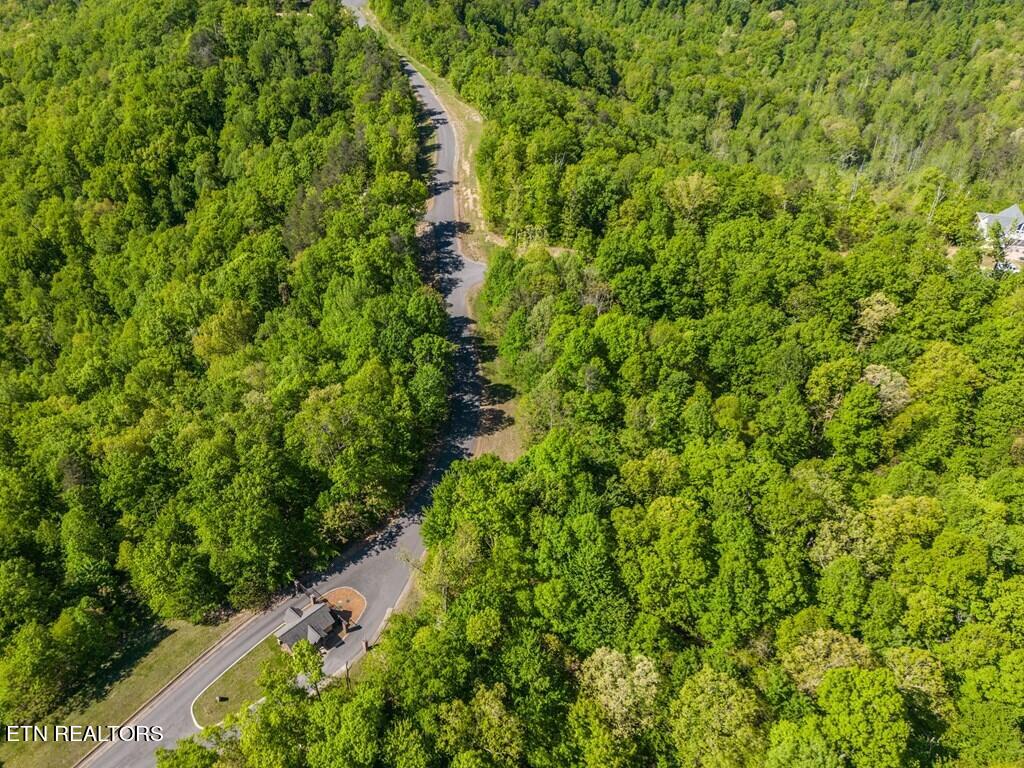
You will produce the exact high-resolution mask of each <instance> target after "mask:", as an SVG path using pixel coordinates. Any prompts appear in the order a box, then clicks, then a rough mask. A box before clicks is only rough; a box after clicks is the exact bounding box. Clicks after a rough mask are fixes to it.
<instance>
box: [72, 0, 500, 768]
mask: <svg viewBox="0 0 1024 768" xmlns="http://www.w3.org/2000/svg"><path fill="white" fill-rule="evenodd" d="M362 4H363V3H362V2H359V1H358V0H346V5H347V6H349V7H350V8H351V9H352V10H353V11H355V12H356V14H357V17H358V18H359V22H360V26H362V24H363V19H362V16H361V7H362ZM408 75H409V78H410V80H411V82H412V85H413V87H414V88H415V89H416V92H417V94H418V96H419V98H420V99H421V101H422V102H423V106H424V109H425V110H426V113H427V114H428V115H430V116H431V120H432V121H433V123H434V126H435V132H434V143H435V144H436V154H435V175H434V180H433V185H432V188H431V189H432V193H433V194H432V198H431V201H430V206H429V210H428V213H427V216H426V220H427V222H429V223H430V224H431V225H432V227H431V233H432V235H433V241H434V243H433V250H434V256H435V258H436V261H437V266H438V287H439V288H440V289H441V290H442V292H443V293H444V294H445V296H446V298H447V301H448V313H449V315H450V318H451V320H450V328H451V331H450V333H451V338H452V340H453V341H455V342H456V343H457V344H458V348H457V351H456V373H455V382H456V384H455V389H454V392H453V394H452V403H451V410H452V416H451V419H450V422H449V425H448V427H447V428H446V430H445V432H444V436H443V443H442V445H441V446H440V449H439V454H438V456H437V458H436V460H435V461H434V462H433V463H432V466H431V468H430V469H429V471H428V472H427V473H426V475H425V476H424V478H423V481H422V484H421V485H420V486H419V490H418V491H417V492H416V493H415V495H414V496H413V498H412V500H411V502H410V504H409V505H408V506H407V508H406V510H405V511H404V512H403V514H402V516H401V517H399V518H397V519H395V520H394V521H393V522H392V523H391V524H390V525H389V526H388V527H387V528H386V529H385V530H384V531H382V532H381V533H380V534H379V535H378V536H377V537H376V538H375V539H374V540H372V541H369V542H361V543H359V544H357V545H354V546H352V547H350V549H349V550H348V551H346V552H345V553H344V554H343V555H342V556H341V557H339V558H338V560H337V561H336V562H335V563H334V565H333V566H332V568H331V569H330V570H329V571H328V572H327V573H325V574H321V575H319V576H316V577H312V578H307V579H305V580H304V583H305V584H306V585H308V586H314V587H315V588H316V589H318V590H319V591H320V592H321V593H323V592H326V591H327V590H329V589H333V588H335V587H340V586H350V587H354V588H356V589H358V590H359V591H360V592H361V593H362V594H363V595H364V596H365V597H366V601H367V607H366V611H365V613H364V614H363V616H362V618H361V620H360V625H361V627H360V629H359V630H357V631H356V632H354V633H353V634H352V635H350V636H349V639H348V640H347V641H346V642H345V643H344V644H342V645H341V646H340V647H338V648H336V649H334V650H332V651H331V653H330V654H329V655H328V657H327V659H326V662H325V666H326V667H327V671H328V672H337V671H338V670H340V669H341V668H342V667H343V665H344V664H345V663H347V662H349V661H351V660H353V659H354V658H355V657H356V656H358V655H359V654H360V652H361V650H362V641H363V640H364V639H365V640H367V641H372V640H373V639H375V638H376V637H377V634H378V632H379V631H380V629H381V626H382V624H383V622H384V620H385V617H386V615H387V612H388V609H389V608H391V607H393V606H394V605H395V603H396V602H397V601H398V599H399V597H400V596H401V594H402V592H403V591H404V589H405V586H406V584H407V583H408V580H409V575H410V573H409V571H410V568H409V565H408V560H407V559H406V558H407V556H409V555H411V556H412V557H417V558H418V557H419V556H420V555H422V553H423V543H422V541H421V539H420V534H419V527H420V524H419V519H420V515H421V513H422V510H423V508H424V506H425V505H426V504H428V503H429V501H430V496H431V492H432V490H433V487H434V485H435V484H436V483H437V481H438V480H439V479H440V477H441V475H442V474H443V473H444V471H445V469H447V467H448V466H449V465H450V464H451V462H452V461H454V460H455V459H457V458H463V457H467V456H469V455H470V453H471V451H472V446H473V441H474V438H475V437H476V433H477V427H478V424H479V408H480V386H481V385H480V381H479V379H478V377H477V369H476V349H475V342H474V340H473V338H472V337H471V336H470V335H469V328H470V320H469V318H468V310H467V296H468V293H469V291H470V289H472V288H473V286H475V285H477V284H479V283H480V282H481V281H482V280H483V275H484V265H483V264H480V263H478V262H475V261H471V260H468V259H464V258H463V257H462V255H461V252H460V244H459V239H458V225H457V221H456V198H455V190H454V184H455V179H454V174H455V170H456V167H457V160H456V158H457V156H458V147H457V145H456V136H455V132H454V130H453V129H452V126H451V125H450V124H449V123H448V122H447V121H446V119H445V112H444V109H443V108H442V106H441V104H440V102H439V101H438V99H437V97H436V96H435V95H434V93H433V91H432V90H431V89H430V88H429V86H428V85H427V83H426V82H425V81H424V80H423V78H422V77H421V76H420V74H419V73H418V72H416V71H415V70H413V69H411V68H409V69H408ZM304 602H305V598H289V599H283V600H281V601H279V602H278V603H277V604H276V605H274V606H273V608H271V609H270V610H268V611H266V612H265V613H262V614H259V615H258V616H256V617H254V618H253V619H252V620H250V621H249V622H248V623H247V624H245V625H244V626H243V627H242V628H241V629H240V630H237V631H235V632H234V633H233V634H232V635H230V636H229V637H228V638H227V639H226V640H224V641H223V642H222V643H221V644H220V645H219V646H218V647H217V648H216V649H215V650H213V651H212V652H211V653H209V654H208V655H207V656H206V657H205V658H203V659H202V660H201V661H200V662H199V663H197V664H196V665H194V666H193V667H192V668H191V669H189V670H188V672H186V673H185V674H184V675H183V676H182V677H181V678H180V679H178V680H177V681H176V682H174V683H173V684H172V685H171V686H170V687H169V688H167V689H166V690H165V691H164V692H163V693H161V694H160V695H159V696H158V697H156V698H155V699H154V700H153V701H151V702H150V703H149V705H148V706H147V707H146V708H145V709H143V710H142V711H141V712H139V713H138V714H137V715H136V716H135V717H134V718H132V720H131V721H130V724H131V725H148V726H154V725H159V726H161V727H162V728H163V733H164V740H163V742H162V743H160V744H154V743H135V744H133V743H127V742H115V743H108V744H105V745H103V746H102V747H101V748H100V749H98V750H96V751H95V752H93V753H92V754H91V755H90V756H89V757H87V758H86V759H85V760H84V761H82V762H81V763H79V766H82V767H83V768H84V767H85V766H88V767H89V768H147V767H149V766H153V765H155V760H156V758H155V749H156V747H157V746H162V747H172V746H173V745H174V743H175V742H177V741H178V740H179V739H182V738H185V737H188V736H192V735H193V734H195V733H196V732H197V731H198V729H197V728H196V726H195V724H194V722H193V720H192V714H191V709H192V702H193V701H194V700H195V699H196V697H197V696H199V694H200V693H202V691H203V690H204V689H205V688H206V687H207V686H208V685H210V684H211V683H212V682H213V681H215V680H216V679H217V678H218V677H220V676H221V674H223V672H224V671H225V670H226V669H228V668H229V667H230V666H231V665H232V664H234V663H235V662H236V661H238V660H239V659H240V658H242V656H244V655H245V653H246V652H247V651H249V649H250V648H252V647H254V646H255V645H257V644H258V643H259V642H260V641H261V640H263V638H265V637H266V636H267V635H268V634H270V633H271V632H272V631H273V630H274V629H275V628H276V627H277V626H278V625H279V624H280V622H281V617H282V614H283V612H284V609H285V607H287V606H289V605H301V604H303V603H304Z"/></svg>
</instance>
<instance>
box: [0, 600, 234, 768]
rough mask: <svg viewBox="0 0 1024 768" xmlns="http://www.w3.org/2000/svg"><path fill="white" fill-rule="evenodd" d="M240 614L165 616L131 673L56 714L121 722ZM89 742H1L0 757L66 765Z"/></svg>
mask: <svg viewBox="0 0 1024 768" xmlns="http://www.w3.org/2000/svg"><path fill="white" fill-rule="evenodd" d="M246 618H248V617H247V616H246V615H240V616H237V617H235V618H234V619H232V620H231V621H225V622H222V623H221V624H217V625H215V626H197V625H193V624H189V623H188V622H185V621H168V622H166V628H167V629H168V630H169V634H168V635H167V636H166V637H165V638H164V639H163V640H161V641H160V642H159V643H158V644H157V645H155V646H154V647H153V649H152V650H150V651H149V653H147V654H146V655H145V656H144V657H143V658H142V659H141V660H140V661H139V662H138V664H136V665H135V666H134V667H133V668H132V670H131V672H130V673H129V674H128V675H126V676H125V677H124V678H123V679H121V680H119V681H117V682H116V683H114V684H113V685H112V686H111V688H110V690H109V691H108V692H107V694H106V695H105V696H104V697H103V698H102V699H100V700H98V701H95V702H93V703H91V704H89V705H88V706H86V707H83V708H81V709H74V710H71V711H70V712H68V713H66V714H64V715H62V716H61V717H60V722H61V723H68V724H75V725H116V724H120V723H122V722H124V720H125V719H127V718H128V717H129V716H131V714H132V713H133V712H135V710H137V709H138V708H139V707H140V706H142V705H143V704H144V703H145V702H146V701H148V700H149V699H150V698H151V697H152V696H153V695H155V694H156V693H157V692H158V691H159V690H160V689H161V688H163V687H164V686H165V685H166V684H167V683H168V682H169V681H170V680H172V679H173V678H174V676H175V675H177V674H178V673H179V672H180V671H181V670H182V669H183V668H184V667H185V666H187V665H188V664H189V663H190V662H191V661H192V660H193V659H195V658H196V657H198V656H199V655H200V654H202V653H203V651H205V650H206V649H207V648H209V647H210V646H211V645H213V644H214V643H216V642H217V641H218V640H220V638H222V637H223V636H224V635H226V634H227V633H228V632H230V631H231V630H232V629H234V628H235V627H236V626H238V624H239V623H240V622H241V621H243V620H244V619H246ZM93 746H95V744H92V743H82V742H77V743H67V742H62V743H55V742H47V743H29V742H18V743H11V742H8V743H4V744H0V762H2V763H3V764H4V765H5V766H7V768H68V767H69V766H72V765H74V764H75V763H76V762H77V761H78V760H79V759H81V758H82V757H83V756H84V755H85V754H86V753H87V752H88V751H89V750H90V749H91V748H92V747H93Z"/></svg>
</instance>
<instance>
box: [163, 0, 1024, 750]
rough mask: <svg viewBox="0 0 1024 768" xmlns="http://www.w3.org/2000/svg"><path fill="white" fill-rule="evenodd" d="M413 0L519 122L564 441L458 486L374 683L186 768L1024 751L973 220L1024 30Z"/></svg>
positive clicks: (1009, 486)
mask: <svg viewBox="0 0 1024 768" xmlns="http://www.w3.org/2000/svg"><path fill="white" fill-rule="evenodd" d="M376 8H377V11H378V13H379V15H380V18H381V19H382V20H383V21H384V22H385V23H386V24H388V25H390V26H391V27H392V28H394V29H395V30H396V31H397V32H398V33H399V34H400V35H401V37H402V38H403V39H404V40H406V41H407V42H409V44H410V45H411V47H412V48H413V50H414V51H415V52H416V53H417V55H421V56H423V57H424V58H425V59H426V60H427V61H428V62H429V63H431V64H432V65H434V66H435V67H437V68H438V69H440V70H441V71H443V72H445V73H446V74H447V75H448V76H449V77H450V78H451V79H452V81H453V82H454V83H455V84H456V85H457V86H458V87H459V88H460V90H461V91H462V93H463V94H464V95H465V96H466V97H467V98H468V99H470V100H471V101H473V102H474V103H476V104H477V105H478V106H479V107H480V108H481V109H482V111H483V112H484V114H485V117H486V118H487V120H488V123H487V127H486V135H485V138H484V144H483V147H482V149H481V169H480V170H481V174H482V179H481V181H482V184H483V188H484V192H485V198H486V199H485V203H486V205H487V213H488V215H489V217H490V218H491V220H492V222H493V223H494V224H495V226H496V227H497V228H498V229H500V230H502V231H504V232H506V233H507V234H508V235H510V240H511V245H510V247H509V248H507V249H505V250H502V251H499V252H498V253H497V254H495V255H494V257H493V259H492V261H491V264H490V268H489V273H488V279H487V284H486V286H485V289H484V292H483V294H482V296H481V297H480V301H479V306H478V309H479V311H480V314H481V320H482V325H483V329H484V331H485V332H486V333H487V334H488V335H490V336H491V337H492V338H493V340H494V342H495V344H496V345H497V347H498V350H499V353H500V356H499V366H500V368H501V370H502V372H503V374H504V375H505V376H506V377H507V378H508V380H510V381H511V382H512V383H513V384H514V385H515V386H516V388H517V389H518V390H519V392H520V393H521V398H520V406H519V414H520V418H521V419H523V420H524V421H525V422H526V424H527V426H528V428H529V430H530V433H531V435H532V441H533V445H532V447H531V448H530V450H529V451H528V452H527V453H526V455H525V456H524V457H523V458H521V459H520V460H518V461H516V462H514V463H511V464H508V463H503V462H501V461H499V460H497V459H494V458H492V457H484V458H480V459H476V460H474V461H470V462H464V463H460V464H457V465H456V466H455V467H454V468H453V470H452V471H451V472H450V473H449V474H448V475H447V477H446V478H445V479H444V481H443V482H442V483H441V485H440V486H439V487H438V489H437V490H436V492H435V496H434V504H433V507H432V509H431V510H430V511H429V513H428V517H427V520H426V522H425V525H424V535H425V539H426V541H427V543H428V545H429V553H430V554H429V558H428V560H427V563H426V565H425V567H424V571H423V573H422V576H421V587H422V590H423V603H422V605H421V606H420V608H419V609H418V610H417V611H416V612H414V613H413V614H412V615H408V616H402V617H398V618H397V619H396V621H395V622H394V623H393V625H392V626H391V628H390V629H389V631H388V633H386V635H385V637H384V639H383V642H382V644H381V646H380V648H379V649H378V650H376V651H375V652H374V653H373V654H371V656H370V657H369V660H368V662H367V668H366V669H365V670H364V672H363V674H362V677H361V680H360V682H359V683H358V685H356V686H354V687H352V688H349V687H348V686H345V685H335V686H332V687H329V688H328V689H327V690H325V691H323V692H322V693H321V694H320V695H319V696H317V697H314V698H309V697H308V696H307V694H306V692H305V691H304V690H302V689H300V688H297V687H296V686H295V685H294V684H293V683H292V681H291V680H290V679H288V677H287V676H285V677H273V676H268V678H267V679H266V680H264V683H265V687H266V690H267V692H268V694H269V698H268V700H267V702H266V703H265V704H264V705H263V706H261V707H260V708H258V709H257V710H254V711H252V712H247V713H244V714H243V715H241V716H240V718H239V721H238V724H239V730H238V731H237V733H236V732H234V731H223V732H217V733H214V734H213V735H212V737H211V738H212V739H213V743H214V749H212V750H211V749H205V748H202V747H199V746H197V745H195V744H191V743H190V744H186V745H184V746H183V747H182V748H180V749H179V750H178V751H177V752H174V753H167V754H164V755H162V756H161V765H162V766H167V767H174V768H200V767H202V768H209V767H212V766H218V767H226V766H247V767H250V768H265V767H267V766H281V767H285V768H306V767H307V766H308V768H328V767H329V766H336V765H342V764H344V765H349V766H364V767H366V768H369V767H371V766H393V767H394V768H429V767H430V766H442V765H451V766H458V768H494V767H496V766H503V767H504V766H509V767H511V766H527V765H528V766H551V767H552V768H555V767H556V766H580V767H583V766H587V767H588V768H599V767H600V768H608V767H611V766H623V767H625V766H664V767H666V768H668V767H670V766H679V767H680V768H897V767H898V766H908V767H911V766H913V767H920V768H925V767H929V768H930V767H932V766H935V767H937V766H957V767H958V768H975V767H980V766H1003V767H1005V768H1009V767H1010V766H1019V765H1022V764H1024V732H1022V725H1024V400H1022V398H1021V391H1022V389H1024V283H1022V281H1021V278H1020V277H1019V276H1016V275H1008V274H1005V273H1001V272H998V271H997V272H992V271H988V270H982V269H979V262H980V251H979V249H978V247H977V244H976V242H975V241H974V237H973V231H972V224H971V215H972V213H973V210H974V209H973V205H974V201H975V200H999V201H1002V202H1009V201H1010V200H1011V199H1012V197H1013V195H1014V194H1018V193H1019V192H1020V187H1021V175H1020V173H1021V164H1020V162H1019V160H1020V157H1021V153H1020V150H1019V145H1018V144H1017V142H1019V141H1020V138H1021V136H1020V128H1019V127H1017V125H1019V115H1020V106H1021V104H1020V100H1021V95H1020V88H1021V80H1020V75H1021V71H1022V69H1021V65H1022V59H1021V52H1022V45H1021V43H1020V38H1019V36H1017V37H1015V36H1014V35H1013V27H1014V26H1015V22H1016V14H1017V13H1019V9H1018V8H1015V6H1014V5H1013V4H1011V3H1004V2H996V1H995V0H988V1H987V2H978V1H976V2H971V3H959V2H956V3H942V4H939V3H903V2H895V3H892V2H884V3H883V2H877V1H874V0H864V1H858V2H848V3H838V2H830V1H829V0H818V1H814V0H802V1H800V2H791V3H785V2H744V1H743V0H739V1H738V2H705V3H677V2H663V3H654V4H650V5H644V6H642V7H641V4H639V3H635V2H612V1H611V0H607V1H606V2H599V3H597V4H593V3H589V4H585V3H576V2H569V1H568V0H564V1H563V0H542V2H520V3H516V2H512V3H508V2H505V3H497V2H489V1H486V0H459V1H458V2H454V1H453V0H435V1H434V2H426V1H425V0H409V2H405V3H403V2H398V1H397V0H379V2H378V3H377V6H376ZM1016 26H1019V25H1016ZM1015 121H1017V124H1015ZM552 241H560V242H561V243H562V244H563V245H566V246H570V247H568V248H558V249H551V248H548V247H545V245H544V243H545V242H547V243H550V242H552ZM953 245H958V246H960V247H959V248H957V247H951V246H953Z"/></svg>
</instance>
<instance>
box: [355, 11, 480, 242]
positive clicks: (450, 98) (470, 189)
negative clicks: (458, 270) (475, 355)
mask: <svg viewBox="0 0 1024 768" xmlns="http://www.w3.org/2000/svg"><path fill="white" fill-rule="evenodd" d="M364 12H365V13H366V18H367V21H368V22H369V24H370V26H371V27H372V28H373V29H374V30H376V31H377V33H378V34H380V35H381V36H382V37H383V38H384V40H385V42H387V44H388V46H390V47H391V48H392V49H393V50H394V51H395V52H396V53H397V54H398V55H399V56H401V57H402V58H404V59H406V60H407V61H408V62H409V63H410V64H411V65H412V66H413V67H415V68H416V70H417V71H419V73H420V74H421V75H423V79H424V80H426V81H427V82H428V83H430V87H431V88H433V90H434V93H436V94H437V98H438V99H439V100H440V101H441V104H442V105H443V106H444V108H445V111H446V112H447V113H448V116H449V118H450V119H451V121H452V124H453V127H454V128H455V131H456V133H457V134H458V137H459V142H460V144H461V152H460V156H461V158H460V160H461V162H460V167H459V175H460V179H461V182H460V186H462V187H463V189H462V190H460V192H461V194H460V196H459V199H460V205H461V215H462V218H463V219H464V220H465V222H466V223H467V224H468V225H469V232H468V233H467V234H466V235H464V236H463V243H464V244H465V245H467V246H468V247H469V249H470V255H472V256H473V258H476V259H479V260H482V261H487V259H488V257H489V256H490V254H491V252H492V251H493V249H494V247H495V243H494V242H492V241H491V240H490V239H489V237H488V235H489V230H488V228H487V224H486V222H485V221H484V216H483V201H482V199H481V196H480V181H479V176H478V174H477V168H476V157H477V150H478V149H479V147H480V139H481V137H482V136H483V130H484V122H483V118H482V117H481V116H480V113H479V112H477V111H476V110H475V109H474V108H473V107H471V106H470V105H469V104H467V103H466V102H465V101H463V100H462V97H461V96H460V95H459V93H458V91H456V90H455V88H454V87H453V86H452V85H451V83H449V82H448V81H447V80H445V79H444V78H443V77H441V76H440V75H439V74H437V73H436V72H435V71H434V70H432V69H431V68H430V67H429V66H427V65H426V64H424V63H423V62H422V61H421V60H420V59H418V58H417V57H416V56H414V55H413V54H412V53H411V52H410V51H409V49H408V48H407V47H406V45H405V44H404V43H403V42H402V40H401V38H399V37H398V36H397V35H396V34H395V33H394V32H392V31H390V30H388V29H386V28H385V27H384V26H383V25H382V24H381V23H380V20H379V19H378V18H377V17H376V16H375V15H374V14H373V12H372V11H370V10H369V9H365V11H364Z"/></svg>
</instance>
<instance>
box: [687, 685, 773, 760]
mask: <svg viewBox="0 0 1024 768" xmlns="http://www.w3.org/2000/svg"><path fill="white" fill-rule="evenodd" d="M759 720H760V707H759V704H758V702H757V698H756V696H755V694H754V692H753V691H751V690H749V689H747V688H745V687H744V686H742V685H740V684H739V683H737V682H736V680H734V679H733V678H732V677H730V676H729V675H726V674H723V673H721V672H716V671H714V670H713V669H710V668H704V669H702V670H701V671H700V672H698V673H697V674H695V675H694V676H693V677H691V678H689V679H688V680H687V681H686V682H685V683H684V684H683V686H682V688H680V690H679V695H678V696H677V697H676V699H675V701H674V702H673V705H672V715H671V721H672V729H673V731H672V735H673V739H674V742H675V746H676V755H677V757H678V759H679V763H680V765H683V766H686V767H687V768H746V767H747V766H756V765H759V764H760V762H761V754H762V751H763V749H764V736H763V734H762V733H761V732H760V728H759Z"/></svg>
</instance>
